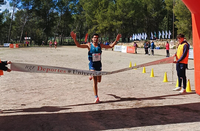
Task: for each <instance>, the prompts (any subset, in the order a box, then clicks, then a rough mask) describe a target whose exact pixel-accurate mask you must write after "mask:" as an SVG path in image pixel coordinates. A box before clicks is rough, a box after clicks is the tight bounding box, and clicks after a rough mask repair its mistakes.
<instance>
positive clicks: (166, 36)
mask: <svg viewBox="0 0 200 131" xmlns="http://www.w3.org/2000/svg"><path fill="white" fill-rule="evenodd" d="M167 38H168V32H167V31H165V39H167Z"/></svg>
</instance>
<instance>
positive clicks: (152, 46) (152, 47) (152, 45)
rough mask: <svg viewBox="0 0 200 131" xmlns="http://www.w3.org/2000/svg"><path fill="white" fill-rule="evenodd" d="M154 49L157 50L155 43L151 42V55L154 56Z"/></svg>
mask: <svg viewBox="0 0 200 131" xmlns="http://www.w3.org/2000/svg"><path fill="white" fill-rule="evenodd" d="M154 48H155V45H154V42H153V41H151V54H152V55H154Z"/></svg>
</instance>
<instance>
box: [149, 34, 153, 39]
mask: <svg viewBox="0 0 200 131" xmlns="http://www.w3.org/2000/svg"><path fill="white" fill-rule="evenodd" d="M150 39H152V40H153V33H152V32H151V38H150Z"/></svg>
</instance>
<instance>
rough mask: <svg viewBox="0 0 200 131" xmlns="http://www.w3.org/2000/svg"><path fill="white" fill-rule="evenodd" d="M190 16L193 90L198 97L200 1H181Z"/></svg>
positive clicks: (199, 81)
mask: <svg viewBox="0 0 200 131" xmlns="http://www.w3.org/2000/svg"><path fill="white" fill-rule="evenodd" d="M182 1H183V2H184V3H185V5H186V6H187V7H188V9H189V10H190V12H191V14H192V34H193V52H194V56H193V57H194V76H195V90H196V93H197V94H199V95H200V56H199V55H200V54H199V53H198V52H199V51H200V9H199V7H200V0H182Z"/></svg>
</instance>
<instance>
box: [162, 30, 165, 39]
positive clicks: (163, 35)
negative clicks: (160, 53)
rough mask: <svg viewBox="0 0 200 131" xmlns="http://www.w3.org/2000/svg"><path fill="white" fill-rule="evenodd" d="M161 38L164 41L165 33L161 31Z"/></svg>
mask: <svg viewBox="0 0 200 131" xmlns="http://www.w3.org/2000/svg"><path fill="white" fill-rule="evenodd" d="M162 38H163V39H164V38H165V32H164V31H162Z"/></svg>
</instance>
